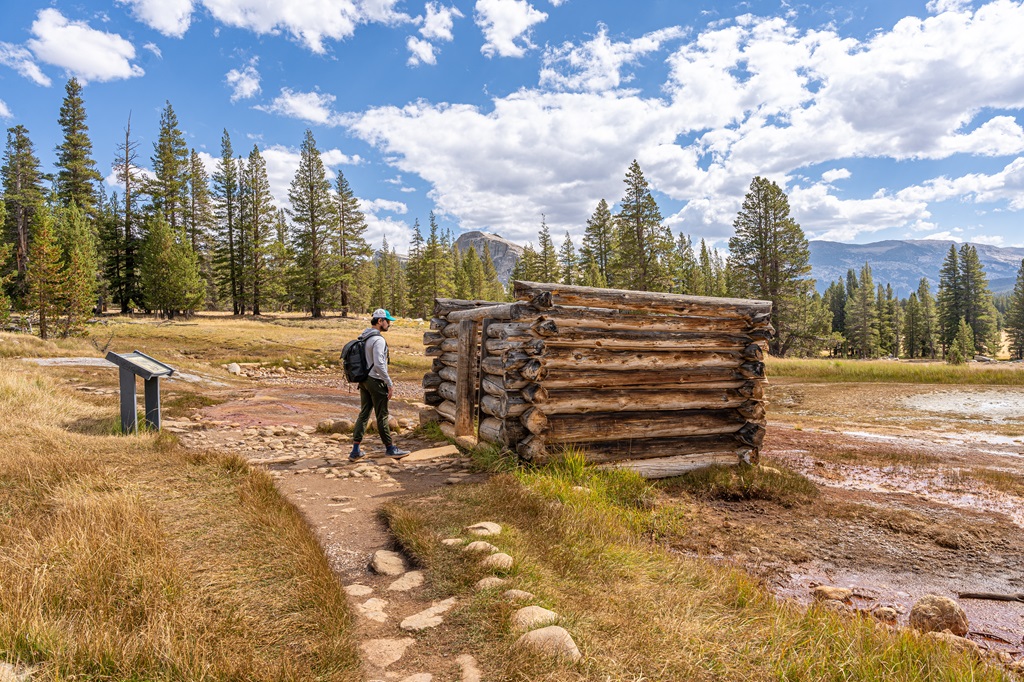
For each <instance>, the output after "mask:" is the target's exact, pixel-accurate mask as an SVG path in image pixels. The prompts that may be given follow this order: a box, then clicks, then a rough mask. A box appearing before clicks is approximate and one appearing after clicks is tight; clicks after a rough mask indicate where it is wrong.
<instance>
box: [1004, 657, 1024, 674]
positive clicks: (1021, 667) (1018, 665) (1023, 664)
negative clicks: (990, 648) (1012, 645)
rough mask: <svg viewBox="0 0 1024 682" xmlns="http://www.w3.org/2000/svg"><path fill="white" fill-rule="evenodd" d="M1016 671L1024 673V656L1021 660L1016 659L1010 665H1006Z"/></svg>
mask: <svg viewBox="0 0 1024 682" xmlns="http://www.w3.org/2000/svg"><path fill="white" fill-rule="evenodd" d="M1006 667H1008V668H1009V669H1010V670H1011V671H1013V672H1015V673H1024V658H1022V659H1021V660H1019V661H1014V662H1013V663H1011V664H1010V665H1008V666H1006Z"/></svg>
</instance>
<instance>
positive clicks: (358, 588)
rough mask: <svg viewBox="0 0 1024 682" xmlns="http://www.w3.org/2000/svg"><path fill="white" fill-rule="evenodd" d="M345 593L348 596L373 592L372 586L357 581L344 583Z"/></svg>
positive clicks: (363, 595)
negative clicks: (348, 583)
mask: <svg viewBox="0 0 1024 682" xmlns="http://www.w3.org/2000/svg"><path fill="white" fill-rule="evenodd" d="M345 594H347V595H348V596H350V597H365V596H366V595H368V594H373V588H372V587H370V586H369V585H360V584H359V583H356V584H354V585H346V586H345Z"/></svg>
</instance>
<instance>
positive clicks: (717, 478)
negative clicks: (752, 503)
mask: <svg viewBox="0 0 1024 682" xmlns="http://www.w3.org/2000/svg"><path fill="white" fill-rule="evenodd" d="M660 485H661V487H662V489H663V490H665V491H666V492H669V493H675V492H686V493H689V494H691V495H693V496H695V497H697V498H700V499H703V500H724V501H727V502H737V501H741V500H765V501H770V502H777V503H779V504H781V505H784V506H791V505H794V504H804V503H807V502H811V501H812V500H814V499H815V498H816V497H817V496H818V488H817V486H815V485H814V483H812V482H811V481H809V480H808V479H807V478H806V477H804V476H802V475H800V474H798V473H797V472H795V471H793V470H791V469H788V468H786V467H783V466H780V465H775V464H773V465H772V466H747V465H741V466H722V465H713V466H709V467H704V468H702V469H697V470H695V471H690V472H687V473H685V474H683V475H682V476H676V477H674V478H669V479H665V480H664V481H662V482H661V483H660Z"/></svg>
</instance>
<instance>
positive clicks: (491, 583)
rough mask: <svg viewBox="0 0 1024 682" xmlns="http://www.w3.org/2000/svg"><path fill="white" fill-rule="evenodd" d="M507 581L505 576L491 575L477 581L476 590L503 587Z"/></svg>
mask: <svg viewBox="0 0 1024 682" xmlns="http://www.w3.org/2000/svg"><path fill="white" fill-rule="evenodd" d="M505 582H506V580H505V579H504V578H498V577H496V576H493V575H490V576H487V577H486V578H481V579H480V580H478V581H477V582H476V591H477V592H481V591H483V590H489V589H491V588H494V587H501V586H502V585H504V584H505Z"/></svg>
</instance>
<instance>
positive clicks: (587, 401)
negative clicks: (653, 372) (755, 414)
mask: <svg viewBox="0 0 1024 682" xmlns="http://www.w3.org/2000/svg"><path fill="white" fill-rule="evenodd" d="M699 386H700V385H699V384H695V385H692V386H685V387H679V388H678V389H676V390H673V391H656V390H655V391H652V390H645V389H640V388H627V389H589V390H585V391H575V390H569V389H559V390H551V391H548V400H547V402H545V403H543V404H541V405H540V406H539V407H540V408H541V411H543V412H544V414H546V415H548V417H550V416H551V415H554V414H584V413H587V412H630V411H637V410H708V409H711V410H713V409H720V408H736V407H739V406H740V405H742V404H744V403H745V402H747V401H748V400H750V399H754V400H760V399H761V398H762V397H763V395H764V389H763V388H762V385H761V383H760V382H755V381H748V382H745V383H744V385H743V386H741V387H739V388H708V389H701V388H699Z"/></svg>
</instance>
